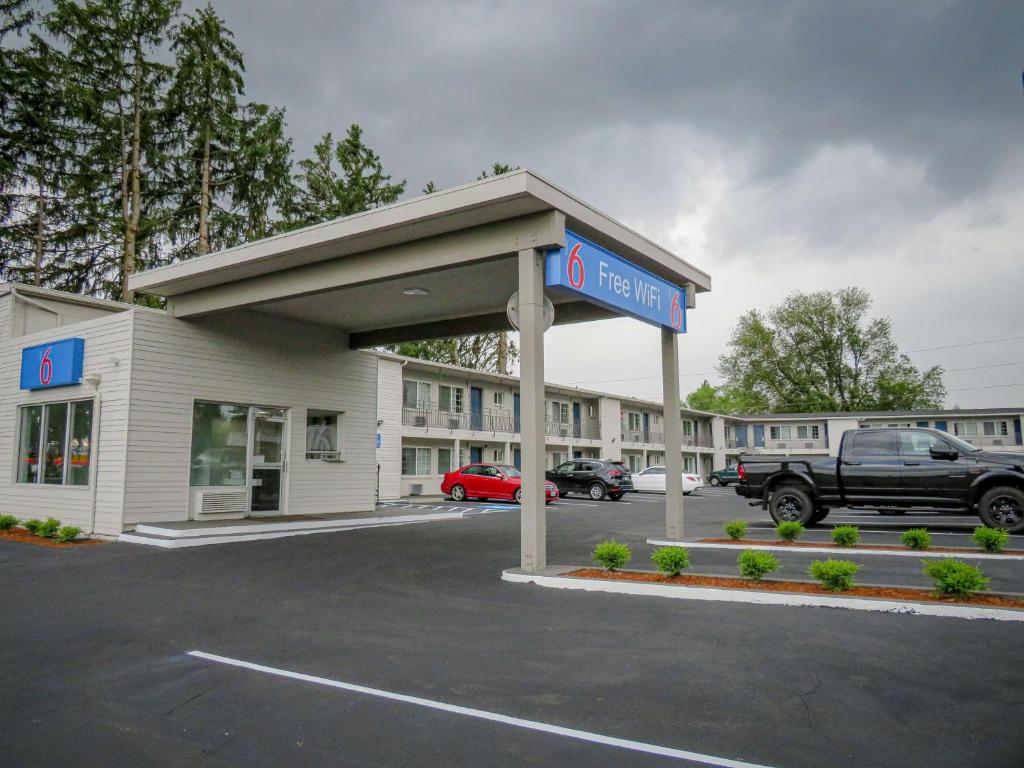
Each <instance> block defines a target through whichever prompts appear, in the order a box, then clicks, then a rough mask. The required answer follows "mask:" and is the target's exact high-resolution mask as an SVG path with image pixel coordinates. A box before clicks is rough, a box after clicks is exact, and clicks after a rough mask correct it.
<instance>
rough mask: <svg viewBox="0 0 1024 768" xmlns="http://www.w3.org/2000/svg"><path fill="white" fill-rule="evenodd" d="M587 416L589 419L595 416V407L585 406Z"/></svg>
mask: <svg viewBox="0 0 1024 768" xmlns="http://www.w3.org/2000/svg"><path fill="white" fill-rule="evenodd" d="M587 416H588V417H590V418H591V419H592V418H594V417H595V416H597V406H595V405H593V404H591V405H588V406H587Z"/></svg>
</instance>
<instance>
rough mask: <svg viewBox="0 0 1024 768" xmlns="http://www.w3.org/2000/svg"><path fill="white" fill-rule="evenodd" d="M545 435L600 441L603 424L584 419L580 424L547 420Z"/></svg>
mask: <svg viewBox="0 0 1024 768" xmlns="http://www.w3.org/2000/svg"><path fill="white" fill-rule="evenodd" d="M544 434H545V435H548V436H549V437H564V438H565V439H567V440H571V439H576V440H600V439H601V424H600V422H599V421H598V420H597V419H583V420H582V421H578V422H571V421H553V420H551V419H547V420H546V421H545V422H544Z"/></svg>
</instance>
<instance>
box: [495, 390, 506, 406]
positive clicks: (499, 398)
mask: <svg viewBox="0 0 1024 768" xmlns="http://www.w3.org/2000/svg"><path fill="white" fill-rule="evenodd" d="M504 404H505V393H504V392H495V393H494V406H495V407H496V408H501V407H502V406H503V405H504Z"/></svg>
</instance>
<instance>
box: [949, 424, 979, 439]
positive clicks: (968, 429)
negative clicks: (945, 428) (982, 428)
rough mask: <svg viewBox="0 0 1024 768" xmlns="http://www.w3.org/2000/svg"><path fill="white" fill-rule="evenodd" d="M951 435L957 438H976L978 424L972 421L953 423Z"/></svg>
mask: <svg viewBox="0 0 1024 768" xmlns="http://www.w3.org/2000/svg"><path fill="white" fill-rule="evenodd" d="M953 434H954V435H957V436H958V437H977V436H978V424H977V422H974V421H954V422H953Z"/></svg>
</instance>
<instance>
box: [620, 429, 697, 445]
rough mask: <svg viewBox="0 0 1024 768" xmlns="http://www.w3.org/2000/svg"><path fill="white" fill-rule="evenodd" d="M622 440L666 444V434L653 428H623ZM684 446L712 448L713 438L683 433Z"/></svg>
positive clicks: (625, 441)
mask: <svg viewBox="0 0 1024 768" xmlns="http://www.w3.org/2000/svg"><path fill="white" fill-rule="evenodd" d="M622 442H624V443H645V444H647V445H657V446H664V445H665V435H664V433H662V432H654V431H652V430H643V429H623V430H622ZM682 446H683V448H711V447H712V446H711V440H710V439H709V438H705V437H703V436H701V437H694V436H693V435H683V437H682Z"/></svg>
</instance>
